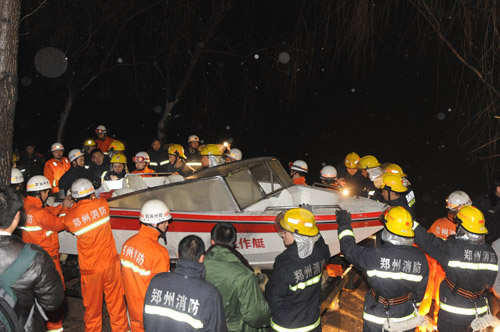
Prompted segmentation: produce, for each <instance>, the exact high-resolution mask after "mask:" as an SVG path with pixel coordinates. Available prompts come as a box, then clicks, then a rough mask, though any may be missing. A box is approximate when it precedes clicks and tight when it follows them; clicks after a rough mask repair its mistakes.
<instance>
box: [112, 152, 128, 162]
mask: <svg viewBox="0 0 500 332" xmlns="http://www.w3.org/2000/svg"><path fill="white" fill-rule="evenodd" d="M109 162H110V163H112V164H114V163H117V164H126V163H127V157H126V156H125V155H124V154H123V153H121V152H120V153H116V154H114V155H113V157H111V160H110V161H109Z"/></svg>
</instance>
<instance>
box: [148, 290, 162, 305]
mask: <svg viewBox="0 0 500 332" xmlns="http://www.w3.org/2000/svg"><path fill="white" fill-rule="evenodd" d="M162 292H163V291H162V290H161V289H156V288H153V292H152V293H151V300H150V301H149V302H154V303H156V304H158V303H160V302H161V293H162Z"/></svg>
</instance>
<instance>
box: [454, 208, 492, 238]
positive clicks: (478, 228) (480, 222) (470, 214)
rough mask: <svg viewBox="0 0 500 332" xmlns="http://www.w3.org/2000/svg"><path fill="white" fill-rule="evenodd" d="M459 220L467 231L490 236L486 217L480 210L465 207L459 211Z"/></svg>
mask: <svg viewBox="0 0 500 332" xmlns="http://www.w3.org/2000/svg"><path fill="white" fill-rule="evenodd" d="M457 218H458V219H459V220H460V225H461V226H462V227H463V228H465V229H466V230H467V231H469V232H471V233H474V234H479V235H483V234H488V230H487V229H486V226H485V224H484V215H483V213H482V212H481V211H480V210H479V209H478V208H476V207H474V206H470V205H465V206H463V207H462V208H461V209H460V210H459V211H458V213H457Z"/></svg>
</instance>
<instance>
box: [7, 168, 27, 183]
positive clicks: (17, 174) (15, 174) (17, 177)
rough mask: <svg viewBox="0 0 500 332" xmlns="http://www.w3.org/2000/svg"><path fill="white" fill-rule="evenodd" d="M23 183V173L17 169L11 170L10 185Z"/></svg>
mask: <svg viewBox="0 0 500 332" xmlns="http://www.w3.org/2000/svg"><path fill="white" fill-rule="evenodd" d="M23 182H24V176H23V173H21V171H20V170H18V169H17V168H15V167H14V168H12V169H11V170H10V184H19V183H23Z"/></svg>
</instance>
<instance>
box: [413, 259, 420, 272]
mask: <svg viewBox="0 0 500 332" xmlns="http://www.w3.org/2000/svg"><path fill="white" fill-rule="evenodd" d="M421 266H422V263H420V262H413V273H415V274H420V267H421Z"/></svg>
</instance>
